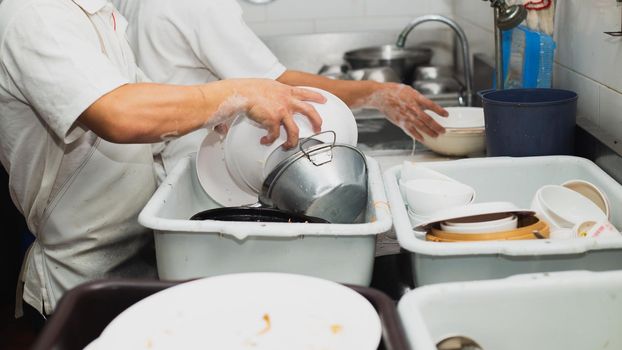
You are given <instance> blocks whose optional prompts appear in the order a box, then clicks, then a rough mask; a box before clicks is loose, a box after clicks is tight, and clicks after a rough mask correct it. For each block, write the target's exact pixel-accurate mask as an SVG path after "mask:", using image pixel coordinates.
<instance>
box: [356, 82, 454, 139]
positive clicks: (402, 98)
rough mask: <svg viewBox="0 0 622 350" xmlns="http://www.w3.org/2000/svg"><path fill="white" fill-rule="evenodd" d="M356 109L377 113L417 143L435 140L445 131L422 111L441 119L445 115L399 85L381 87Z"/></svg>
mask: <svg viewBox="0 0 622 350" xmlns="http://www.w3.org/2000/svg"><path fill="white" fill-rule="evenodd" d="M357 107H371V108H376V109H378V110H379V111H380V112H382V113H384V114H385V116H386V117H387V119H388V120H389V121H391V122H392V123H393V124H395V125H397V126H399V127H400V128H402V130H404V131H405V132H406V133H407V134H409V135H410V136H411V137H413V138H415V139H416V140H418V141H423V135H422V134H426V135H429V136H431V137H437V136H438V135H440V134H442V133H444V132H445V128H443V127H442V126H441V125H440V124H438V123H437V122H436V121H435V120H434V119H432V117H430V116H429V115H428V114H427V113H425V110H426V109H429V110H432V111H434V112H436V113H437V114H438V115H441V116H443V117H446V116H447V115H448V114H447V111H446V110H444V109H443V108H442V107H441V106H439V105H438V104H436V103H434V102H432V101H431V100H429V99H427V98H426V97H424V96H423V95H422V94H421V93H419V92H418V91H417V90H415V89H413V88H411V87H409V86H406V85H403V84H396V83H382V84H381V86H380V88H379V89H377V90H376V91H375V92H373V93H372V94H371V95H370V96H368V97H367V98H365V99H364V101H362V102H361V103H360V105H359V106H357Z"/></svg>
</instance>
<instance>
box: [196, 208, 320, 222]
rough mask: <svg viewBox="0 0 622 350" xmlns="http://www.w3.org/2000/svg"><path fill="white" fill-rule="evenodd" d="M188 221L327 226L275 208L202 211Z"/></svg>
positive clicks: (303, 216) (311, 218)
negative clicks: (286, 223)
mask: <svg viewBox="0 0 622 350" xmlns="http://www.w3.org/2000/svg"><path fill="white" fill-rule="evenodd" d="M190 220H217V221H244V222H297V223H298V222H303V223H316V224H327V223H329V222H328V221H326V220H324V219H320V218H316V217H311V216H306V215H301V214H297V213H291V212H287V211H285V210H279V209H275V208H249V207H226V208H216V209H209V210H205V211H202V212H200V213H197V214H194V215H193V216H192V217H191V218H190Z"/></svg>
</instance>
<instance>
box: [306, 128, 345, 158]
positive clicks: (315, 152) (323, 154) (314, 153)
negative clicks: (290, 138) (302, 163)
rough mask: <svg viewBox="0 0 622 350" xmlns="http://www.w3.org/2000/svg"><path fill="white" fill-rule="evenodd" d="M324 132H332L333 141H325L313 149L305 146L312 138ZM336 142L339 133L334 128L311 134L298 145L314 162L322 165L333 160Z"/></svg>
mask: <svg viewBox="0 0 622 350" xmlns="http://www.w3.org/2000/svg"><path fill="white" fill-rule="evenodd" d="M322 134H332V135H333V141H332V143H325V144H324V146H320V147H316V148H314V149H312V150H310V151H309V150H308V149H305V148H304V147H303V146H304V145H305V144H306V143H307V142H308V141H309V140H310V139H312V138H315V137H317V136H319V135H322ZM335 142H337V134H336V133H335V132H334V131H333V130H326V131H322V132H319V133H317V134H314V135H311V136H309V137H307V138H305V139H304V140H302V141H300V144H299V145H298V147H299V148H300V151H301V152H302V153H303V154H304V155H305V157H307V158H308V159H309V161H311V163H313V165H315V166H320V165H322V164H326V163H329V162H331V161H332V160H333V152H332V150H333V147H335Z"/></svg>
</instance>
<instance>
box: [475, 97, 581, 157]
mask: <svg viewBox="0 0 622 350" xmlns="http://www.w3.org/2000/svg"><path fill="white" fill-rule="evenodd" d="M479 95H480V97H481V98H482V104H483V107H484V119H485V122H486V154H487V155H488V156H489V157H498V156H511V157H526V156H544V155H572V154H574V133H575V125H576V120H577V117H576V115H577V100H578V96H577V94H576V93H575V92H573V91H568V90H560V89H510V90H486V91H481V92H479Z"/></svg>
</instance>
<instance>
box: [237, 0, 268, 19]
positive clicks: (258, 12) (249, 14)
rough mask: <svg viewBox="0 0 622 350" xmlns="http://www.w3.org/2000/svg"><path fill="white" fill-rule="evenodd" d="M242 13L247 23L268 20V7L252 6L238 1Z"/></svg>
mask: <svg viewBox="0 0 622 350" xmlns="http://www.w3.org/2000/svg"><path fill="white" fill-rule="evenodd" d="M238 3H239V4H240V7H242V11H243V12H244V15H243V16H244V20H245V21H247V22H257V21H265V20H266V6H267V5H257V4H252V3H250V2H248V1H245V0H238Z"/></svg>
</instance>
